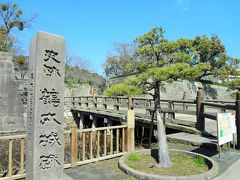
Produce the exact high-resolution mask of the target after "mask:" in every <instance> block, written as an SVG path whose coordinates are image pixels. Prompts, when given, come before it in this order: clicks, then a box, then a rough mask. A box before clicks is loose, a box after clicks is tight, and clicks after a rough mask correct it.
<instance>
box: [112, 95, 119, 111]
mask: <svg viewBox="0 0 240 180" xmlns="http://www.w3.org/2000/svg"><path fill="white" fill-rule="evenodd" d="M115 103H116V104H114V105H113V106H114V110H115V111H119V98H118V97H116V100H115Z"/></svg>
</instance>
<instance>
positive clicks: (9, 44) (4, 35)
mask: <svg viewBox="0 0 240 180" xmlns="http://www.w3.org/2000/svg"><path fill="white" fill-rule="evenodd" d="M34 19H35V16H31V17H30V18H28V19H27V18H24V17H23V11H22V9H20V8H19V7H18V5H17V4H15V3H14V4H11V3H9V2H7V3H2V2H0V50H1V51H10V50H12V49H13V45H14V43H16V38H15V37H14V36H13V35H12V33H11V32H12V31H13V30H14V29H16V28H17V29H18V30H19V31H22V30H24V29H25V28H26V27H29V26H30V24H31V23H32V22H33V20H34Z"/></svg>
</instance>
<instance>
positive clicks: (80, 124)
mask: <svg viewBox="0 0 240 180" xmlns="http://www.w3.org/2000/svg"><path fill="white" fill-rule="evenodd" d="M84 118H85V117H84V115H82V114H80V120H79V129H83V125H84Z"/></svg>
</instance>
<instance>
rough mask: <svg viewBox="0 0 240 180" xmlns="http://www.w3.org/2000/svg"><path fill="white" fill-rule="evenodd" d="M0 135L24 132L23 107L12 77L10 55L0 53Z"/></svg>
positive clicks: (12, 68)
mask: <svg viewBox="0 0 240 180" xmlns="http://www.w3.org/2000/svg"><path fill="white" fill-rule="evenodd" d="M0 72H1V73H0V133H14V132H16V131H24V130H25V121H24V117H23V113H24V111H25V110H24V107H23V104H22V101H21V99H20V95H19V90H18V88H17V82H16V80H15V75H14V73H15V72H14V65H13V62H12V55H11V53H3V52H0Z"/></svg>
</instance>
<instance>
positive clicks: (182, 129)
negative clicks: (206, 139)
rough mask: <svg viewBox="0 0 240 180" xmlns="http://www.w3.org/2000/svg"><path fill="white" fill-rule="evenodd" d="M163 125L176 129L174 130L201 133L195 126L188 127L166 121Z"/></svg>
mask: <svg viewBox="0 0 240 180" xmlns="http://www.w3.org/2000/svg"><path fill="white" fill-rule="evenodd" d="M165 126H166V128H170V129H176V130H179V131H182V132H186V133H191V134H198V135H200V134H201V132H200V131H199V130H197V129H196V128H193V127H189V126H184V125H179V124H173V123H166V124H165Z"/></svg>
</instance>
